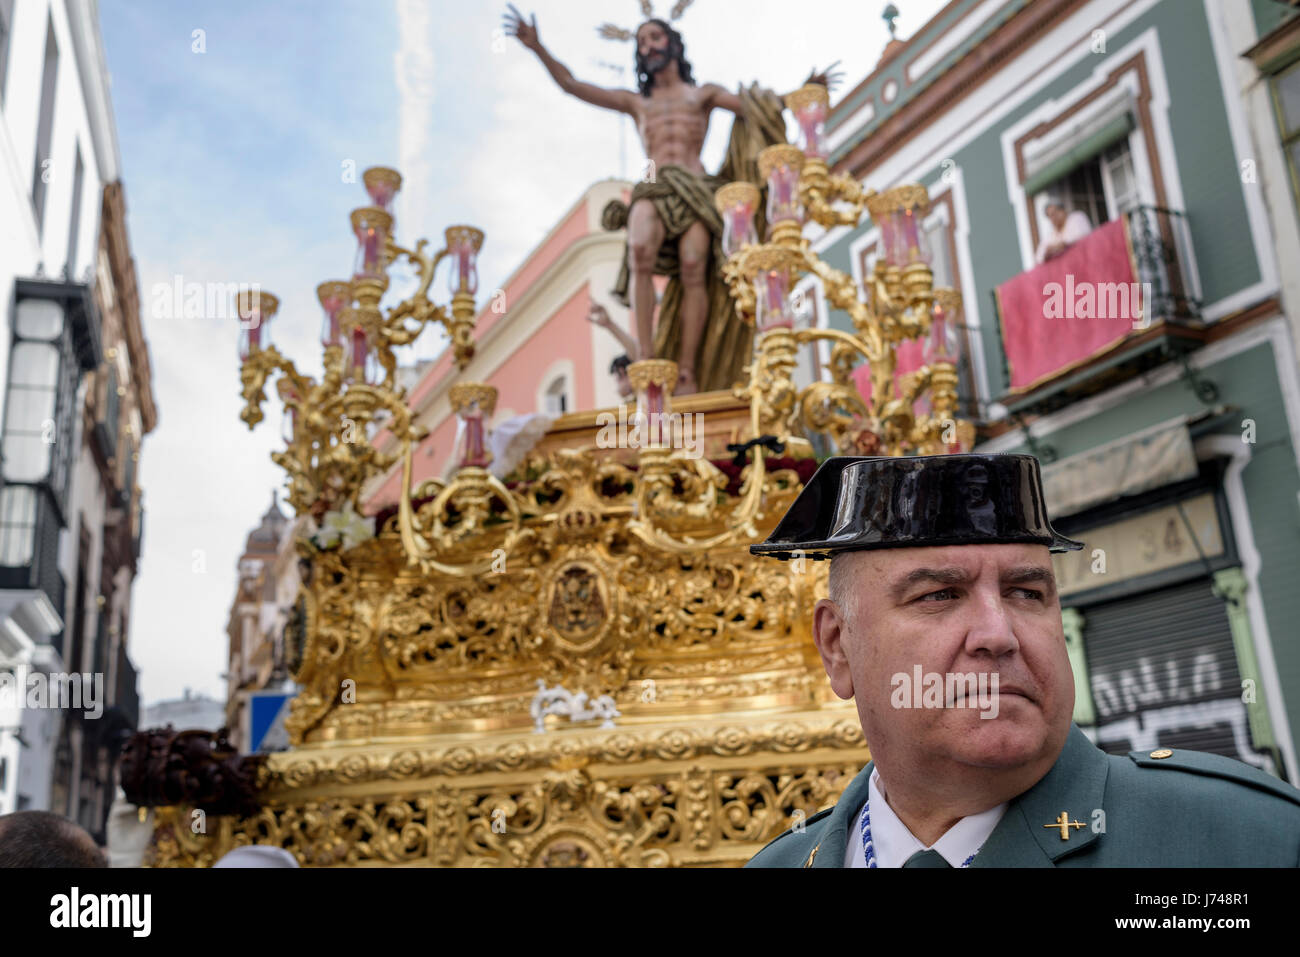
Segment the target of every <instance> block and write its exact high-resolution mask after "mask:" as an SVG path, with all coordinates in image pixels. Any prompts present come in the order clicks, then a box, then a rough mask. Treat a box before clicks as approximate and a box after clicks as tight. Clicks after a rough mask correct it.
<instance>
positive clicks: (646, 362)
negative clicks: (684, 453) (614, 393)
mask: <svg viewBox="0 0 1300 957" xmlns="http://www.w3.org/2000/svg"><path fill="white" fill-rule="evenodd" d="M627 377H628V381H629V382H630V383H631V384H632V388H633V389H635V390H636V417H635V419H634V423H635V426H636V427H637V428H638V429H639V430H641V432H642V435H644V436H645V437H646V443H647V444H648V445H651V446H664V445H668V444H670V443H671V442H672V427H671V423H672V411H673V399H672V395H673V388H674V386H676V385H677V363H676V362H673V361H672V360H671V359H643V360H641V361H640V362H634V363H632V364H631V365H630V366H628V367H627Z"/></svg>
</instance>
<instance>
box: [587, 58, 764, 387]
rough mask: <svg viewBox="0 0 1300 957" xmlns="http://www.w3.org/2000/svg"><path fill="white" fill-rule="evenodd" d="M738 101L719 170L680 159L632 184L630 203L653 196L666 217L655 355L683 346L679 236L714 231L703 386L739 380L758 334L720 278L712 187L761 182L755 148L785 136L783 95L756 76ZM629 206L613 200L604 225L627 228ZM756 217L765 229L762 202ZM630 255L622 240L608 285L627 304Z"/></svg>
mask: <svg viewBox="0 0 1300 957" xmlns="http://www.w3.org/2000/svg"><path fill="white" fill-rule="evenodd" d="M740 101H741V105H742V107H743V112H742V115H740V116H737V117H736V119H735V121H734V122H733V123H732V126H731V140H730V142H729V143H728V145H727V159H726V161H725V162H724V163H723V164H722V168H721V169H720V170H718V173H717V175H715V176H710V175H708V174H703V175H701V174H699V173H695V172H692V171H691V170H688V169H683V168H682V167H680V166H661V167H659V168H658V169H656V170H655V171H654V177H653V181H651V182H641V183H637V184H636V186H634V187H633V189H632V203H635V202H636V201H637V200H639V199H649V200H650V202H652V203H654V207H655V210H656V211H657V212H658V213H659V218H660V220H661V221H662V222H663V224H664V241H663V244H662V245H661V246H660V247H659V254H658V256H657V257H656V259H655V266H654V272H655V274H656V275H659V276H668V277H669V278H668V284H667V286H666V287H665V288H664V293H663V298H662V299H661V300H660V303H659V320H658V323H657V324H656V326H655V341H654V354H655V356H656V357H658V358H663V359H673V360H676V359H677V358H678V355H677V354H678V352H679V351H680V349H681V340H682V323H681V315H680V313H681V304H682V283H681V278H680V277H681V267H680V263H679V261H678V255H677V241H678V240H679V239H680V238H681V236H682V234H683V233H685V232H686V230H687V229H689V228H690V226H691V224H692V223H695V222H697V221H699V222H702V223H704V225H705V226H707V227H708V229H709V233H710V234H711V235H712V243H711V249H710V254H709V264H708V267H707V270H706V275H707V277H708V279H707V283H708V301H709V317H708V320H707V323H706V325H705V327H704V334H703V335H702V336H701V337H700V349H699V352H698V353H697V355H696V360H695V379H696V382H697V383H698V387H699V391H701V392H709V391H713V390H716V389H730V388H731V387H732V386H733V385H734V384H735V383H737V382H739V381H740V380H741V378H742V377H743V375H744V368H745V366H746V365H748V364H749V361H750V359H751V353H752V351H753V342H754V330H753V328H752V327H751V326H750V325H749V324H748V323H746V322H744V321H742V320H741V319H740V317H739V316H737V315H736V311H735V306H734V303H733V301H732V298H731V293H730V292H729V291H728V289H727V284H726V282H725V281H724V280H723V278H722V264H723V263H724V262H725V261H726V256H725V255H723V252H722V216H721V215H720V214H719V213H718V209H717V207H716V206H715V205H714V204H713V194H714V192H715V191H716V190H717V189H718V187H720V186H725V185H726V184H727V183H730V182H733V181H735V180H748V181H749V182H751V183H753V184H754V185H756V186H758V187H759V188H760V189H762V188H763V183H762V181H761V180H760V179H759V175H758V153H759V151H760V150H762V149H763V147H765V146H771V145H772V144H773V143H784V142H785V141H786V139H785V118H784V116H783V115H782V112H781V111H782V106H783V104H782V102H781V98H780V97H779V96H777V95H776V94H775V93H773V92H772V91H771V90H763V89H760V88H759V86H758V85H757V84H753V85H751V86H749V87H748V88H745V87H742V88H741V90H740ZM628 209H629V204H626V203H623V202H622V201H621V200H613V201H611V202H610V203H608V204H607V205H606V206H605V210H604V213H603V216H602V219H601V222H602V225H604V227H605V228H606V229H608V230H615V229H622V228H624V227H625V226H626V225H627V215H628ZM756 225H757V227H758V235H759V236H760V237H761V236H762V235H763V234H764V232H765V231H766V217H765V216H764V215H763V207H762V204H761V203H760V205H759V209H758V212H757V216H756ZM629 261H630V260H629V251H628V246H627V244H626V243H624V245H623V265H622V268H620V269H619V273H618V282H617V283H615V285H614V288H613V289H612V290H610V292H611V293H612V294H613V296H614V298H616V299H617V300H618V301H619V302H621V303H623V305H625V306H628V305H630V303H629V301H628V292H629V287H630V285H631V273H630V271H629V267H628V264H629Z"/></svg>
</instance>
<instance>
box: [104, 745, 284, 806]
mask: <svg viewBox="0 0 1300 957" xmlns="http://www.w3.org/2000/svg"><path fill="white" fill-rule="evenodd" d="M265 760H266V759H265V757H264V756H262V755H241V754H240V753H239V752H238V751H236V750H235V748H234V747H232V746H231V744H230V739H229V737H228V735H227V732H226V729H225V728H222V729H221V730H220V731H195V730H191V731H177V730H175V729H174V728H172V727H171V725H168V726H167V727H166V728H161V729H160V728H154V729H152V730H149V731H139V732H136V733H135V734H133V735H132V736H131V738H130V740H128V741H127V743H126V745H125V747H124V748H123V749H122V790H123V791H124V792H125V793H126V799H127V800H128V801H130V802H131V803H132V804H135V805H137V806H139V807H165V806H169V805H182V806H185V807H193V808H200V809H201V810H203V811H204V812H205V813H207V814H239V815H245V816H246V815H250V814H254V813H256V811H257V809H258V808H259V807H260V804H261V802H260V800H259V799H258V795H257V786H258V781H259V779H260V777H261V770H262V765H263V763H264V762H265Z"/></svg>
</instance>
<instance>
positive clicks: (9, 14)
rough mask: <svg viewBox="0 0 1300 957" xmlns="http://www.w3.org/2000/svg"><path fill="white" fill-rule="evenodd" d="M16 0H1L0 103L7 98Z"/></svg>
mask: <svg viewBox="0 0 1300 957" xmlns="http://www.w3.org/2000/svg"><path fill="white" fill-rule="evenodd" d="M13 24H14V0H0V103H3V102H4V98H5V74H6V73H8V72H9V71H8V69H7V67H8V66H9V37H10V35H11V34H12V33H13Z"/></svg>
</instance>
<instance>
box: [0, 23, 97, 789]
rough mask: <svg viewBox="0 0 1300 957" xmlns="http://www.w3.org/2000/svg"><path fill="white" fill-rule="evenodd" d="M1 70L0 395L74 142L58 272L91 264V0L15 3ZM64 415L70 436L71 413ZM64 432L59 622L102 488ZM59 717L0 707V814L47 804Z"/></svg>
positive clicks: (33, 654)
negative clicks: (44, 116)
mask: <svg viewBox="0 0 1300 957" xmlns="http://www.w3.org/2000/svg"><path fill="white" fill-rule="evenodd" d="M50 23H52V24H53V30H54V37H55V41H56V43H57V45H58V51H59V58H58V73H57V77H56V81H55V92H54V104H53V113H52V119H53V122H52V125H51V136H50V155H49V165H48V173H47V177H48V178H47V181H46V196H45V214H44V217H43V228H41V227H39V226H38V223H37V220H36V215H35V208H34V206H33V203H32V198H31V187H32V177H33V170H34V169H35V165H36V138H37V128H38V124H39V121H40V101H41V83H42V78H43V73H44V66H45V45H46V31H47V24H50ZM6 74H7V75H6V77H5V82H4V85H3V90H4V93H3V100H2V101H0V399H2V398H3V395H4V394H5V391H6V387H7V384H8V374H9V351H10V337H11V334H12V328H11V321H12V305H13V291H14V280H15V279H16V278H19V277H24V278H26V277H34V276H36V275H37V273H38V270H39V271H41V272H42V273H43V275H44V276H45V277H47V278H59V277H61V276H62V275H63V273H64V269H65V267H66V266H67V264H68V239H69V233H70V229H71V214H72V209H73V195H72V192H73V185H74V181H75V166H76V155H77V152H78V147H79V148H80V154H81V162H82V184H81V208H80V214H79V226H78V230H77V248H76V250H75V253H74V256H73V259H74V261H75V268H74V273H73V275H72V276H71V277H70V278H72V279H74V280H77V279H81V278H84V277H85V276H86V275H87V271H88V270H90V269H91V268H92V267H93V265H94V263H95V258H96V250H97V248H98V242H99V216H100V209H101V203H102V195H103V187H104V185H105V184H106V183H108V182H112V181H114V180H116V179H117V178H118V176H119V172H118V147H117V140H116V128H115V125H114V119H113V114H112V106H111V100H110V96H109V83H108V72H107V69H106V66H105V59H104V53H103V44H102V40H101V37H100V32H99V10H98V3H97V2H96V0H15V3H14V10H13V23H12V33H11V36H10V39H9V52H8V60H7V66H6ZM76 398H77V402H78V403H79V405H78V408H80V404H81V403H83V402H84V399H85V383H84V381H83V383H82V386H81V388H80V389H79V390H78V395H77V397H76ZM74 421H75V422H76V429H77V430H78V432H79V431H80V426H81V416H80V414H78V415H76V416H75V417H74ZM70 438H71V439H72V441H73V442H74V445H73V448H74V449H78V450H79V451H78V454H77V455H76V457H75V458H74V462H73V472H72V477H71V482H70V491H69V500H68V504H69V507H68V512H67V514H68V528H66V529H65V530H64V531H63V533H62V535H61V537H60V542H59V568H60V571H61V572H62V573H63V576H64V580H65V582H66V583H67V586H68V587H67V592H66V607H65V608H59V609H55V611H56V612H57V613H58V614H59V615H60V616H61V617H62V618H63V621H64V627H65V629H66V628H68V627H70V624H71V623H70V621H69V619H70V617H71V614H72V609H73V608H74V607H75V590H74V589H75V587H76V562H77V542H78V538H77V536H78V529H79V525H78V522H79V516H82V515H84V517H85V521H86V525H87V527H88V528H89V529H90V530H91V532H92V548H91V555H90V562H89V564H88V570H89V573H90V576H91V579H92V581H91V582H90V589H89V591H88V594H89V596H90V598H91V601H90V603H89V610H88V613H93V610H94V600H93V599H94V596H95V595H96V594H98V591H99V582H98V575H99V568H100V553H101V542H100V536H101V535H102V530H103V517H104V497H103V491H102V489H101V488H100V483H99V480H98V476H97V474H96V473H95V470H94V465H93V462H92V461H90V459H89V456H88V455H87V454H86V451H85V449H84V444H83V442H82V437H81V436H80V435H79V434H77V435H74V436H71V437H70ZM2 595H3V593H0V596H2ZM5 614H6V612H5V610H4V605H3V604H0V626H3V625H4V624H5V621H4V620H3V616H4V615H5ZM91 620H92V621H93V618H92V619H91ZM86 635H87V645H89V640H90V639H91V638H92V637H93V635H94V628H93V627H91V626H89V625H88V626H87V629H86ZM22 663H23V664H24V665H26V666H27V667H28V668H30V669H32V670H39V671H47V672H48V671H63V670H73V669H74V668H77V667H79V666H80V663H76V664H72V663H69V664H68V665H65V664H64V663H63V662H62V660H61V658H60V657H59V654H58V649H56V648H52V647H50V646H49V645H41V644H36V645H35V646H33V647H30V648H28V649H27V650H26V651H25V652H24V653H23V661H22ZM106 678H107V676H106ZM60 723H61V716H60V714H59V713H58V712H57V711H49V712H43V711H38V710H35V709H22V711H21V713H20V714H17V715H0V755H3V756H5V757H6V758H8V759H10V760H7V761H6V781H5V786H4V787H3V788H0V814H4V813H7V812H9V811H12V810H14V809H15V808H16V807H17V806H18V805H19V803H22V804H23V806H26V807H33V808H43V807H48V805H49V800H50V784H51V778H52V773H53V766H54V752H55V747H56V744H57V740H58V734H59V731H60V727H59V725H60ZM15 725H16V726H19V727H21V731H20V734H21V736H22V739H23V741H25V742H26V745H27V746H26V747H23V746H22V745H20V744H19V743H18V742H17V740H16V738H15V736H14V734H13V730H12V729H13V728H14V727H15ZM74 781H75V779H74ZM74 787H75V784H74ZM74 806H75V803H74Z"/></svg>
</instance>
